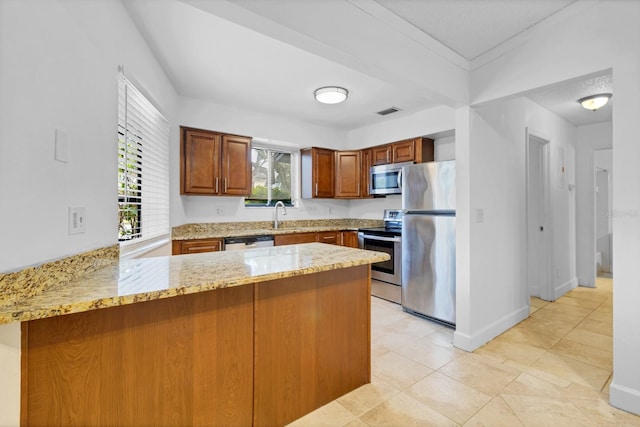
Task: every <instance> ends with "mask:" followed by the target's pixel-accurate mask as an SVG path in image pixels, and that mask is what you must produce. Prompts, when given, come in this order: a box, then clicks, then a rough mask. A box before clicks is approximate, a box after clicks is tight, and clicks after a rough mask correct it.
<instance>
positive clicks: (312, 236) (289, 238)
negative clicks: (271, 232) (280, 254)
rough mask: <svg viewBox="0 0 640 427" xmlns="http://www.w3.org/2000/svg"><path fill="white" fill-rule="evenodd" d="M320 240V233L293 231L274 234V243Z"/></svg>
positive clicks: (286, 243)
mask: <svg viewBox="0 0 640 427" xmlns="http://www.w3.org/2000/svg"><path fill="white" fill-rule="evenodd" d="M317 241H318V233H292V234H276V235H275V236H273V244H274V245H276V246H282V245H297V244H300V243H313V242H317Z"/></svg>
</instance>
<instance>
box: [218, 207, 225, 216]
mask: <svg viewBox="0 0 640 427" xmlns="http://www.w3.org/2000/svg"><path fill="white" fill-rule="evenodd" d="M216 215H224V208H223V207H222V206H216Z"/></svg>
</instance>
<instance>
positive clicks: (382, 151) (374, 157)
mask: <svg viewBox="0 0 640 427" xmlns="http://www.w3.org/2000/svg"><path fill="white" fill-rule="evenodd" d="M371 162H372V165H374V166H376V165H386V164H389V163H391V145H389V144H388V145H381V146H379V147H373V148H372V149H371Z"/></svg>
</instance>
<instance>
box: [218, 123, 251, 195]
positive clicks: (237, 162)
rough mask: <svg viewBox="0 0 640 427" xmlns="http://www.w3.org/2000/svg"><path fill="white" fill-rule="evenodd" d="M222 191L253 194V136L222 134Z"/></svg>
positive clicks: (226, 193) (225, 192)
mask: <svg viewBox="0 0 640 427" xmlns="http://www.w3.org/2000/svg"><path fill="white" fill-rule="evenodd" d="M220 193H221V194H225V195H230V196H248V195H249V194H251V138H247V137H244V136H234V135H223V136H222V183H221V188H220Z"/></svg>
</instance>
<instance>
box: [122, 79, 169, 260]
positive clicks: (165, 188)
mask: <svg viewBox="0 0 640 427" xmlns="http://www.w3.org/2000/svg"><path fill="white" fill-rule="evenodd" d="M117 122H118V123H117V124H118V130H117V134H116V135H117V150H118V154H117V171H118V172H117V175H118V189H117V205H118V232H117V233H118V236H117V239H118V243H119V245H120V254H121V257H132V256H136V255H138V254H141V253H142V252H146V251H147V250H150V249H153V248H155V247H158V246H160V245H162V244H165V243H167V242H168V241H169V237H170V221H169V213H170V206H169V198H170V194H169V189H170V186H169V172H170V171H169V139H170V132H171V124H170V122H169V121H168V120H167V119H166V117H165V116H164V115H163V114H162V113H161V112H160V110H159V109H158V108H157V107H156V106H155V105H154V104H153V103H152V102H151V100H150V98H149V97H148V96H146V94H144V93H143V92H141V91H140V90H139V89H138V87H137V85H136V84H134V83H133V82H132V81H131V80H129V79H128V78H127V77H125V76H124V74H123V73H120V75H119V78H118V120H117ZM145 142H146V143H145ZM129 156H136V157H137V158H136V159H135V160H134V161H133V162H131V161H130V160H129V159H130V157H129ZM133 163H135V164H136V165H137V166H135V167H133V168H132V167H131V164H133ZM131 179H133V184H132V185H130V184H129V182H130V180H131ZM127 202H128V203H127ZM123 203H127V204H128V206H129V207H131V206H133V207H135V209H137V215H136V216H137V222H138V227H137V229H136V230H134V232H133V237H130V238H123V236H122V234H121V229H122V224H123V222H122V215H123V213H122V212H124V211H125V209H123Z"/></svg>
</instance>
